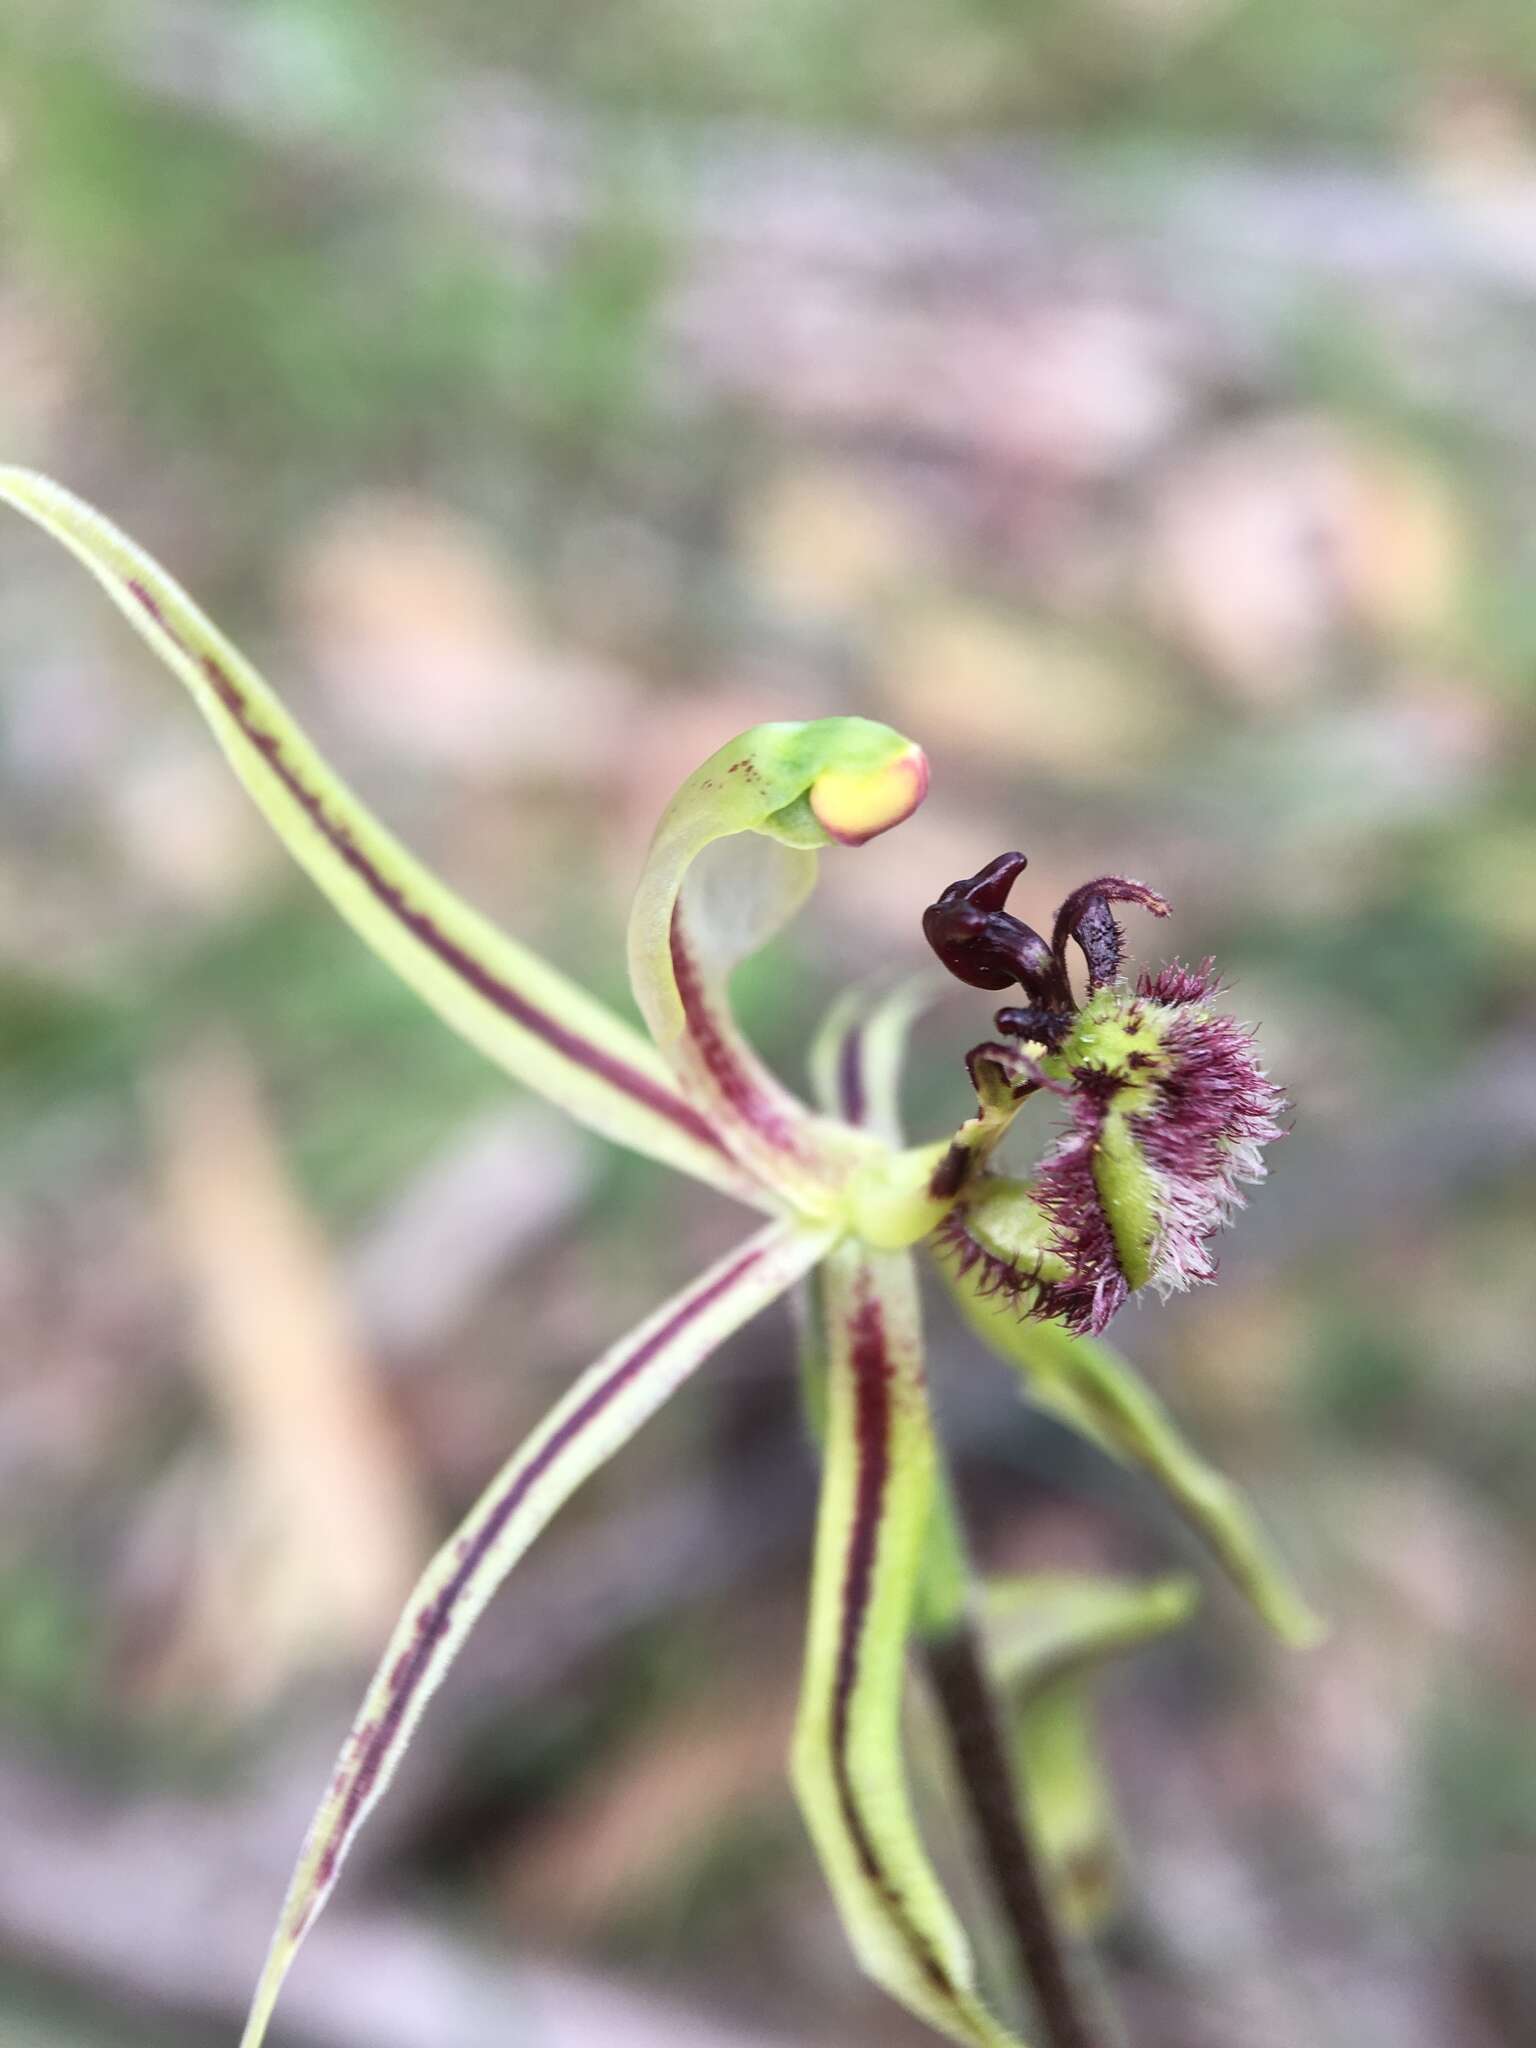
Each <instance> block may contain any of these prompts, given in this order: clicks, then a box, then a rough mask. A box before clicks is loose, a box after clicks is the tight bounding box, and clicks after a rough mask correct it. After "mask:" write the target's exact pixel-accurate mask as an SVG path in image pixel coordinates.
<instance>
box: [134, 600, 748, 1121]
mask: <svg viewBox="0 0 1536 2048" xmlns="http://www.w3.org/2000/svg"><path fill="white" fill-rule="evenodd" d="M128 588H129V589H130V590H131V591H132V593H133V595H134V596H135V597H136V598H137V599H138V601H139V603H140V604H141V605H142V606H143V607H144V609H145V610H146V611H147V612H148V613H149V615H150V617H151V618H152V619H153V620H154V622H155V624H156V625H157V626H158V627H159V629H160V631H161V632H162V633H164V634H165V636H166V638H167V639H168V640H170V641H171V642H172V644H173V645H174V646H176V647H177V648H179V649H180V651H181V652H182V653H183V654H185V655H188V656H189V657H190V658H192V659H194V660H196V661H197V662H198V663H199V665H200V667H201V668H202V671H203V674H204V675H205V676H206V677H207V679H208V682H209V684H210V685H211V686H212V688H213V691H214V693H215V695H216V696H217V697H218V700H219V702H220V703H221V704H222V705H223V707H224V709H225V710H226V711H227V712H228V713H229V715H230V717H231V719H232V720H233V721H234V723H235V726H236V728H237V729H238V731H239V732H240V733H241V735H242V736H243V738H244V739H245V740H246V741H247V743H248V744H249V745H250V747H251V748H252V749H253V751H254V752H255V753H257V754H259V755H260V756H261V758H262V759H263V760H264V761H265V762H266V764H267V766H268V767H269V768H270V769H271V771H272V773H273V775H274V776H275V777H276V778H277V780H278V781H279V782H280V783H281V784H282V785H283V787H284V789H286V790H287V792H288V794H289V795H290V796H291V797H292V798H293V800H294V802H295V803H296V804H297V805H298V806H299V808H300V809H301V810H302V811H303V812H304V814H305V816H306V817H308V819H309V820H310V822H311V823H312V824H313V825H314V827H315V829H316V831H317V832H319V834H320V836H321V837H322V838H323V839H324V840H325V841H326V842H327V844H328V845H329V846H330V847H331V848H332V850H333V851H334V852H335V853H336V854H338V855H339V856H340V858H341V859H342V860H343V861H345V862H346V864H347V866H348V867H349V868H350V869H351V870H352V872H353V874H355V875H356V876H357V878H358V880H359V881H360V882H362V883H363V885H364V887H365V888H366V889H367V890H368V893H369V895H371V896H372V897H373V898H374V900H375V902H377V903H379V904H381V905H382V906H383V907H384V909H386V910H387V911H388V912H389V913H390V915H391V916H392V917H393V918H394V919H395V921H396V922H397V923H398V924H400V925H402V926H403V927H404V928H405V930H406V931H408V932H409V933H410V934H411V936H412V937H413V938H414V939H416V940H418V941H419V942H420V944H421V945H423V946H424V947H425V948H426V949H427V951H428V952H429V953H432V954H434V955H435V956H436V957H437V958H438V959H439V960H441V961H442V963H443V964H444V966H445V967H450V968H452V970H453V972H454V973H455V974H457V975H458V976H459V978H460V980H462V981H464V982H466V983H467V984H468V985H469V987H471V988H472V989H474V991H475V992H476V994H477V995H481V996H483V997H484V998H485V1000H486V1001H487V1002H488V1003H490V1004H491V1005H492V1007H493V1008H495V1009H497V1010H499V1011H500V1012H501V1014H502V1015H503V1016H504V1017H508V1018H510V1019H511V1021H512V1022H513V1023H514V1024H517V1025H520V1026H521V1027H522V1029H523V1030H525V1031H530V1032H532V1033H533V1034H534V1036H535V1037H537V1038H541V1039H542V1040H543V1041H544V1043H545V1044H546V1045H547V1046H549V1047H550V1048H551V1050H552V1051H554V1052H557V1053H559V1054H561V1055H562V1057H564V1058H565V1059H568V1060H570V1061H572V1062H573V1064H575V1065H576V1066H579V1067H583V1068H585V1069H586V1071H587V1072H588V1073H589V1074H591V1075H593V1076H594V1077H595V1078H596V1079H598V1080H600V1081H605V1082H607V1083H608V1085H609V1086H610V1087H612V1088H616V1089H618V1090H619V1091H620V1092H621V1093H622V1094H624V1095H627V1096H629V1097H630V1099H631V1100H632V1101H635V1102H639V1103H642V1104H643V1105H644V1106H645V1107H646V1108H647V1109H650V1110H654V1111H655V1112H656V1114H657V1115H658V1116H663V1117H666V1118H667V1119H668V1121H669V1122H671V1123H673V1124H675V1125H677V1127H678V1128H679V1129H680V1130H683V1131H686V1132H687V1134H688V1136H689V1137H690V1138H694V1139H696V1140H697V1141H698V1142H699V1143H700V1144H702V1145H707V1146H709V1148H710V1149H711V1151H715V1152H721V1153H724V1152H725V1151H726V1149H727V1148H726V1146H725V1144H724V1142H723V1141H722V1140H721V1138H720V1137H719V1136H718V1134H717V1133H716V1131H715V1130H714V1128H713V1126H712V1125H711V1124H710V1123H709V1122H708V1120H707V1119H706V1118H705V1117H703V1116H701V1115H700V1113H699V1112H698V1111H697V1110H696V1109H695V1108H694V1107H693V1106H692V1104H691V1103H687V1102H684V1101H682V1100H681V1098H680V1097H678V1096H676V1095H674V1094H672V1093H671V1092H670V1091H669V1090H668V1089H666V1088H664V1087H663V1086H661V1085H660V1083H658V1082H656V1081H653V1080H651V1079H650V1077H649V1076H648V1075H645V1074H642V1073H640V1072H639V1071H638V1070H637V1069H636V1068H634V1067H631V1066H629V1065H628V1064H627V1063H626V1062H625V1061H624V1060H621V1059H616V1058H615V1057H614V1056H613V1054H611V1053H607V1052H604V1051H603V1050H602V1049H601V1048H600V1047H598V1046H595V1045H592V1044H589V1042H588V1041H587V1040H586V1039H584V1038H582V1037H581V1036H580V1035H579V1033H577V1032H574V1031H572V1030H570V1029H569V1028H568V1027H567V1026H566V1025H564V1024H562V1023H561V1022H560V1021H559V1019H558V1018H556V1017H552V1016H550V1015H549V1013H548V1012H547V1011H545V1010H541V1009H540V1008H539V1007H538V1005H537V1004H536V1003H531V1002H530V1001H529V1000H528V998H527V997H526V996H524V995H521V994H519V992H518V991H517V990H516V989H515V988H512V987H511V986H510V985H509V984H508V983H506V982H504V981H503V980H501V978H500V977H499V976H498V975H495V974H493V973H491V971H490V969H489V968H487V967H485V966H484V965H483V964H482V963H481V962H480V961H478V960H477V959H476V958H475V957H474V955H473V954H472V953H470V952H468V951H467V950H466V949H465V948H464V947H463V946H461V945H459V944H458V943H457V942H456V941H455V940H454V939H451V938H450V937H449V936H448V934H447V933H446V932H445V931H444V930H443V929H442V928H441V926H440V925H438V924H437V923H436V922H435V921H434V919H433V918H431V917H430V916H429V915H428V914H427V912H426V911H424V910H417V909H414V908H413V907H412V906H411V905H410V904H409V903H407V902H406V900H405V894H404V892H403V890H401V889H400V888H399V887H398V886H397V885H396V884H395V883H394V882H391V881H390V880H389V879H388V877H387V876H386V875H385V874H384V873H383V872H382V870H381V869H380V868H379V866H378V865H377V863H376V862H375V861H373V860H372V859H370V857H369V856H368V854H367V853H365V852H364V850H363V849H362V847H360V846H359V845H358V843H357V841H356V840H355V839H354V838H353V836H352V834H351V832H350V831H348V829H347V827H346V826H345V825H343V824H341V823H340V822H339V821H338V820H337V819H335V818H333V817H331V815H330V814H329V812H328V811H327V810H326V808H325V803H324V799H323V798H322V797H321V796H320V795H319V793H318V792H317V791H315V790H313V789H311V788H310V787H309V785H308V784H307V783H306V782H305V781H304V780H303V778H302V777H301V776H300V775H299V773H298V771H297V770H296V769H295V768H294V766H293V764H292V762H290V761H289V760H287V759H286V758H285V756H284V754H283V750H282V744H281V742H280V741H279V739H278V738H277V736H276V735H275V734H274V733H270V732H268V731H266V730H265V728H264V727H263V726H262V725H261V724H260V723H259V721H258V719H257V718H256V716H255V714H254V713H253V712H252V710H251V707H250V703H249V701H248V699H247V697H246V695H245V693H244V691H243V690H241V688H240V686H239V685H238V684H237V683H236V682H235V680H234V678H233V677H232V676H231V675H230V673H229V671H228V670H227V669H226V668H224V667H223V665H222V664H221V663H220V662H218V661H216V660H215V659H214V657H213V656H212V655H211V654H205V653H201V652H196V651H194V650H193V649H191V648H189V647H188V645H187V643H186V641H185V640H184V639H183V638H182V637H181V635H180V634H179V633H178V632H177V631H176V629H175V627H174V626H172V624H171V623H170V621H169V620H168V619H167V618H166V616H165V612H164V610H163V609H162V607H161V606H160V604H159V603H158V602H157V601H156V599H155V597H154V595H153V593H152V592H150V591H149V590H147V589H146V588H145V587H144V585H143V584H142V583H139V582H136V581H133V580H130V581H129V583H128Z"/></svg>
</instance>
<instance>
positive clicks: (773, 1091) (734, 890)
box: [629, 718, 927, 1215]
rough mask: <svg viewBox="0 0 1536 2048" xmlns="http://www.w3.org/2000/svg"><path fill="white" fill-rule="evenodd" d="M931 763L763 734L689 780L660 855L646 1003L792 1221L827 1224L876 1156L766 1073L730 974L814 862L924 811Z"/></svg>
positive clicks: (641, 941) (845, 730)
mask: <svg viewBox="0 0 1536 2048" xmlns="http://www.w3.org/2000/svg"><path fill="white" fill-rule="evenodd" d="M926 787H927V765H926V763H925V762H924V760H923V756H922V753H921V750H920V749H919V748H917V747H915V746H913V744H912V743H911V742H910V741H909V740H905V739H903V738H902V737H901V735H900V734H899V733H895V732H892V731H891V729H890V727H889V726H884V725H876V724H873V723H872V722H871V721H870V720H869V719H865V718H822V719H816V720H814V721H812V722H811V723H810V724H805V725H790V724H774V725H759V726H754V727H753V728H752V729H751V731H750V732H745V733H743V734H741V736H740V737H739V738H738V739H735V740H732V741H731V743H730V744H729V745H728V746H725V747H722V748H721V749H720V750H719V752H718V753H716V754H714V755H712V756H711V758H710V759H709V760H708V761H706V762H705V763H704V765H703V766H702V767H701V768H700V769H698V770H697V771H696V773H694V774H693V775H691V776H689V778H688V780H687V781H686V782H685V783H684V784H683V786H682V788H681V789H680V790H679V791H678V793H677V795H676V796H675V797H674V798H673V800H672V802H671V804H670V805H669V806H668V808H667V811H666V814H665V816H664V817H663V818H662V821H661V824H660V826H659V827H658V828H657V832H656V836H655V838H654V840H653V841H652V844H651V850H650V855H649V857H648V859H647V862H646V867H645V873H644V875H643V876H642V878H641V883H640V888H639V890H638V892H637V894H636V897H635V903H634V909H633V911H632V912H631V915H630V924H629V971H630V980H631V983H632V985H633V987H634V992H635V1000H636V1002H637V1003H638V1004H639V1006H640V1010H641V1014H642V1015H643V1016H644V1018H645V1020H646V1022H647V1024H648V1025H649V1026H650V1028H651V1034H652V1036H653V1038H654V1039H655V1041H656V1044H657V1046H658V1048H659V1049H660V1051H661V1053H662V1055H663V1056H664V1058H665V1059H666V1060H667V1061H668V1063H669V1064H670V1066H671V1068H672V1071H673V1073H674V1074H675V1075H676V1077H677V1079H678V1081H679V1082H680V1083H681V1085H682V1087H683V1089H684V1092H685V1093H686V1094H687V1096H688V1099H689V1100H690V1101H693V1102H698V1103H700V1104H702V1105H703V1106H704V1107H705V1108H706V1109H707V1111H708V1113H709V1116H710V1121H711V1123H712V1124H713V1125H714V1127H715V1128H716V1129H717V1130H718V1131H720V1133H721V1134H722V1136H723V1137H724V1138H725V1140H726V1141H727V1143H728V1144H729V1145H730V1147H731V1149H732V1151H733V1153H734V1154H735V1156H736V1157H737V1158H738V1159H740V1160H741V1161H742V1162H743V1163H744V1164H746V1165H749V1166H750V1168H751V1170H752V1171H753V1172H754V1174H756V1175H757V1176H758V1177H759V1178H760V1179H761V1180H763V1181H764V1182H766V1184H767V1185H769V1186H770V1187H772V1188H774V1189H775V1190H776V1191H777V1192H778V1193H779V1194H780V1195H782V1196H783V1197H784V1198H785V1199H786V1200H788V1201H790V1202H792V1203H793V1204H795V1206H796V1207H798V1208H800V1209H802V1210H804V1211H806V1212H808V1213H812V1214H822V1215H825V1214H829V1213H830V1212H831V1209H832V1207H833V1206H834V1205H835V1202H836V1195H837V1189H838V1187H839V1185H840V1183H841V1182H842V1180H843V1179H845V1178H846V1176H847V1174H848V1172H849V1171H850V1170H851V1168H852V1166H853V1164H854V1163H855V1162H856V1161H857V1160H858V1159H860V1158H862V1157H864V1156H866V1154H867V1152H868V1150H869V1147H868V1146H867V1145H864V1144H861V1143H860V1142H859V1141H858V1140H857V1139H855V1138H854V1137H853V1136H852V1134H851V1133H850V1132H849V1131H848V1130H847V1128H846V1127H845V1126H842V1125H840V1124H837V1123H834V1122H831V1121H829V1120H827V1119H823V1118H820V1117H817V1116H815V1115H814V1114H813V1113H812V1111H811V1110H810V1109H809V1108H808V1107H807V1106H806V1105H805V1104H804V1103H803V1102H801V1101H800V1100H799V1099H798V1097H796V1096H795V1095H793V1094H792V1093H791V1092H790V1091H789V1090H788V1089H787V1088H785V1087H784V1086H783V1084H782V1083H781V1082H780V1081H778V1080H777V1079H776V1078H775V1077H774V1076H773V1075H772V1074H770V1073H769V1072H768V1070H767V1068H766V1067H765V1066H764V1065H763V1064H762V1062H761V1061H760V1060H759V1059H758V1058H757V1056H756V1054H755V1053H754V1052H753V1051H752V1049H751V1048H750V1046H748V1045H747V1043H746V1041H745V1040H744V1039H743V1037H742V1035H741V1033H740V1031H739V1030H738V1028H737V1026H736V1023H735V1020H734V1018H733V1016H732V1014H731V1008H730V1003H729V1000H728V997H727V993H726V990H727V983H728V980H729V977H730V973H731V970H732V969H733V968H734V967H735V966H736V964H737V963H738V962H739V961H740V960H742V959H744V958H745V957H746V956H747V955H748V954H749V953H751V952H753V951H755V950H756V949H757V948H758V947H759V946H761V945H763V944H765V943H766V941H767V940H768V939H769V938H771V937H772V936H773V934H774V933H775V932H776V931H778V930H779V928H780V927H781V926H782V925H783V924H784V923H785V922H786V920H787V919H788V918H790V917H791V916H792V915H793V914H794V912H795V911H796V910H798V909H799V907H800V905H801V904H802V903H803V902H804V900H805V898H806V896H807V894H808V893H809V891H810V889H811V887H812V885H813V884H814V882H815V879H816V850H817V849H818V848H820V847H822V846H825V845H827V844H828V843H829V842H830V841H831V840H832V839H834V838H836V839H842V840H843V841H845V842H846V843H849V844H861V843H862V842H863V841H864V840H865V839H868V838H872V837H873V836H874V835H875V833H876V832H878V831H883V830H885V829H887V828H888V827H889V826H891V825H895V824H898V823H899V822H900V821H901V819H902V818H904V817H906V816H907V815H908V813H909V812H910V811H911V810H912V809H913V808H914V807H915V805H916V804H917V803H918V802H920V801H921V798H922V794H923V791H924V790H925V789H926Z"/></svg>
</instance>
